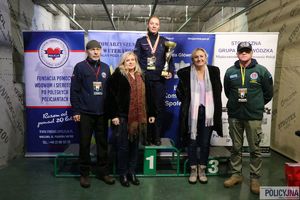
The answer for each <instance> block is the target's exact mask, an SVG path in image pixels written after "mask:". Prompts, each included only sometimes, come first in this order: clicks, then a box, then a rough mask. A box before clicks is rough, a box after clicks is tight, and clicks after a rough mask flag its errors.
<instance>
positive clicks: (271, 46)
mask: <svg viewBox="0 0 300 200" xmlns="http://www.w3.org/2000/svg"><path fill="white" fill-rule="evenodd" d="M277 40H278V33H271V32H268V33H248V32H247V33H238V32H237V33H234V32H233V33H216V42H215V51H214V61H213V64H214V65H216V66H218V67H219V68H220V71H221V77H222V79H223V77H224V75H225V72H226V70H227V68H229V67H231V66H232V65H233V64H234V62H235V61H236V60H238V59H237V56H236V48H237V45H238V43H239V42H241V41H248V42H250V43H251V45H252V48H253V58H255V59H256V60H257V62H258V63H259V64H261V65H263V66H265V67H266V68H267V69H268V70H269V71H270V73H271V74H272V77H273V79H274V73H275V63H276V52H277ZM222 83H223V80H222ZM222 103H223V108H224V109H223V116H222V118H223V132H224V137H223V138H221V137H218V136H217V135H216V134H214V135H213V136H212V144H213V145H217V146H231V145H232V141H231V138H230V136H229V132H228V116H227V112H226V103H227V98H226V96H225V93H224V92H223V93H222ZM271 109H272V101H270V102H269V103H268V104H267V105H265V112H264V117H263V124H262V129H263V134H262V140H261V149H262V152H263V153H269V151H270V134H271V117H272V115H271ZM244 146H248V144H247V140H246V139H245V140H244Z"/></svg>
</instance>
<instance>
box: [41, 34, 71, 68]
mask: <svg viewBox="0 0 300 200" xmlns="http://www.w3.org/2000/svg"><path fill="white" fill-rule="evenodd" d="M39 58H40V60H41V62H42V63H43V64H44V65H45V66H47V67H50V68H59V67H62V66H63V65H64V64H65V63H66V62H67V60H68V59H69V48H68V45H67V44H66V43H65V42H64V41H63V40H60V39H58V38H49V39H47V40H45V41H44V42H43V43H42V44H41V46H40V48H39Z"/></svg>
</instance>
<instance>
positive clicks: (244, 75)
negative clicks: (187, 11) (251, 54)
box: [240, 64, 246, 86]
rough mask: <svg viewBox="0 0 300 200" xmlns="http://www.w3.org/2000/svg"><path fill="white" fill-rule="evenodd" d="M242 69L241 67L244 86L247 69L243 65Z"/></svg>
mask: <svg viewBox="0 0 300 200" xmlns="http://www.w3.org/2000/svg"><path fill="white" fill-rule="evenodd" d="M240 67H241V75H242V86H244V85H245V78H246V67H243V66H242V65H241V64H240Z"/></svg>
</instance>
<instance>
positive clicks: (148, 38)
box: [147, 33, 159, 54]
mask: <svg viewBox="0 0 300 200" xmlns="http://www.w3.org/2000/svg"><path fill="white" fill-rule="evenodd" d="M147 42H148V44H149V46H150V48H151V53H152V54H155V52H156V48H157V45H158V42H159V34H158V33H157V38H156V41H155V43H154V46H152V44H151V41H150V37H149V35H147Z"/></svg>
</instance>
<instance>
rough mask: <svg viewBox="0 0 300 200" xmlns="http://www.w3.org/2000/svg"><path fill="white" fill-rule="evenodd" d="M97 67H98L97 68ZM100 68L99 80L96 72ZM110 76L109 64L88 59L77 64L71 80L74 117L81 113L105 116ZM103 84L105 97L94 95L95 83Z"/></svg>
mask: <svg viewBox="0 0 300 200" xmlns="http://www.w3.org/2000/svg"><path fill="white" fill-rule="evenodd" d="M95 66H96V67H95ZM99 66H100V71H99V75H98V80H96V72H97V69H98V67H99ZM109 76H110V70H109V67H108V65H107V64H105V63H103V62H101V61H98V62H97V63H96V62H95V61H92V60H91V59H88V58H87V59H86V60H84V61H82V62H79V63H77V64H76V66H75V68H74V71H73V75H72V78H71V89H70V101H71V105H72V109H73V115H77V114H80V113H85V114H92V115H103V114H104V113H105V111H104V104H105V99H106V81H107V79H108V78H109ZM94 81H101V82H102V91H103V95H94V89H93V82H94Z"/></svg>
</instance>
